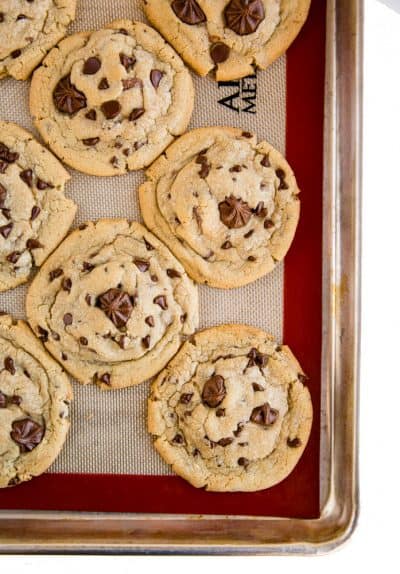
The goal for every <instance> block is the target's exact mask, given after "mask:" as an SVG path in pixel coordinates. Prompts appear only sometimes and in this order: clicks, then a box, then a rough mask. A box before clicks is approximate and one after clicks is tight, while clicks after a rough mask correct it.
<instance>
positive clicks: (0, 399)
mask: <svg viewBox="0 0 400 574" xmlns="http://www.w3.org/2000/svg"><path fill="white" fill-rule="evenodd" d="M6 406H7V397H6V395H4V394H3V393H2V392H1V391H0V409H5V408H6Z"/></svg>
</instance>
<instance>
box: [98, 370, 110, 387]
mask: <svg viewBox="0 0 400 574" xmlns="http://www.w3.org/2000/svg"><path fill="white" fill-rule="evenodd" d="M99 381H100V382H102V383H104V384H105V385H109V384H110V383H111V375H110V373H104V374H103V375H101V377H100V378H99Z"/></svg>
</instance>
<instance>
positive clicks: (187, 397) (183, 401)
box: [179, 393, 193, 405]
mask: <svg viewBox="0 0 400 574" xmlns="http://www.w3.org/2000/svg"><path fill="white" fill-rule="evenodd" d="M192 397H193V393H183V394H182V395H181V396H180V398H179V402H180V403H181V404H182V405H188V404H189V403H190V401H191V400H192Z"/></svg>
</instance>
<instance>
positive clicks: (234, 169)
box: [229, 165, 242, 173]
mask: <svg viewBox="0 0 400 574" xmlns="http://www.w3.org/2000/svg"><path fill="white" fill-rule="evenodd" d="M229 171H230V172H231V173H239V172H241V171H242V166H241V165H234V166H233V167H231V168H230V170H229Z"/></svg>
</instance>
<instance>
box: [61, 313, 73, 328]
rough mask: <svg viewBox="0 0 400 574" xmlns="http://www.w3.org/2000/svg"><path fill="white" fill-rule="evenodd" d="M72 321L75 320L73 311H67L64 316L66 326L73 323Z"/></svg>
mask: <svg viewBox="0 0 400 574" xmlns="http://www.w3.org/2000/svg"><path fill="white" fill-rule="evenodd" d="M72 321H73V318H72V315H71V313H65V315H64V317H63V322H64V325H65V326H67V325H72Z"/></svg>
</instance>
